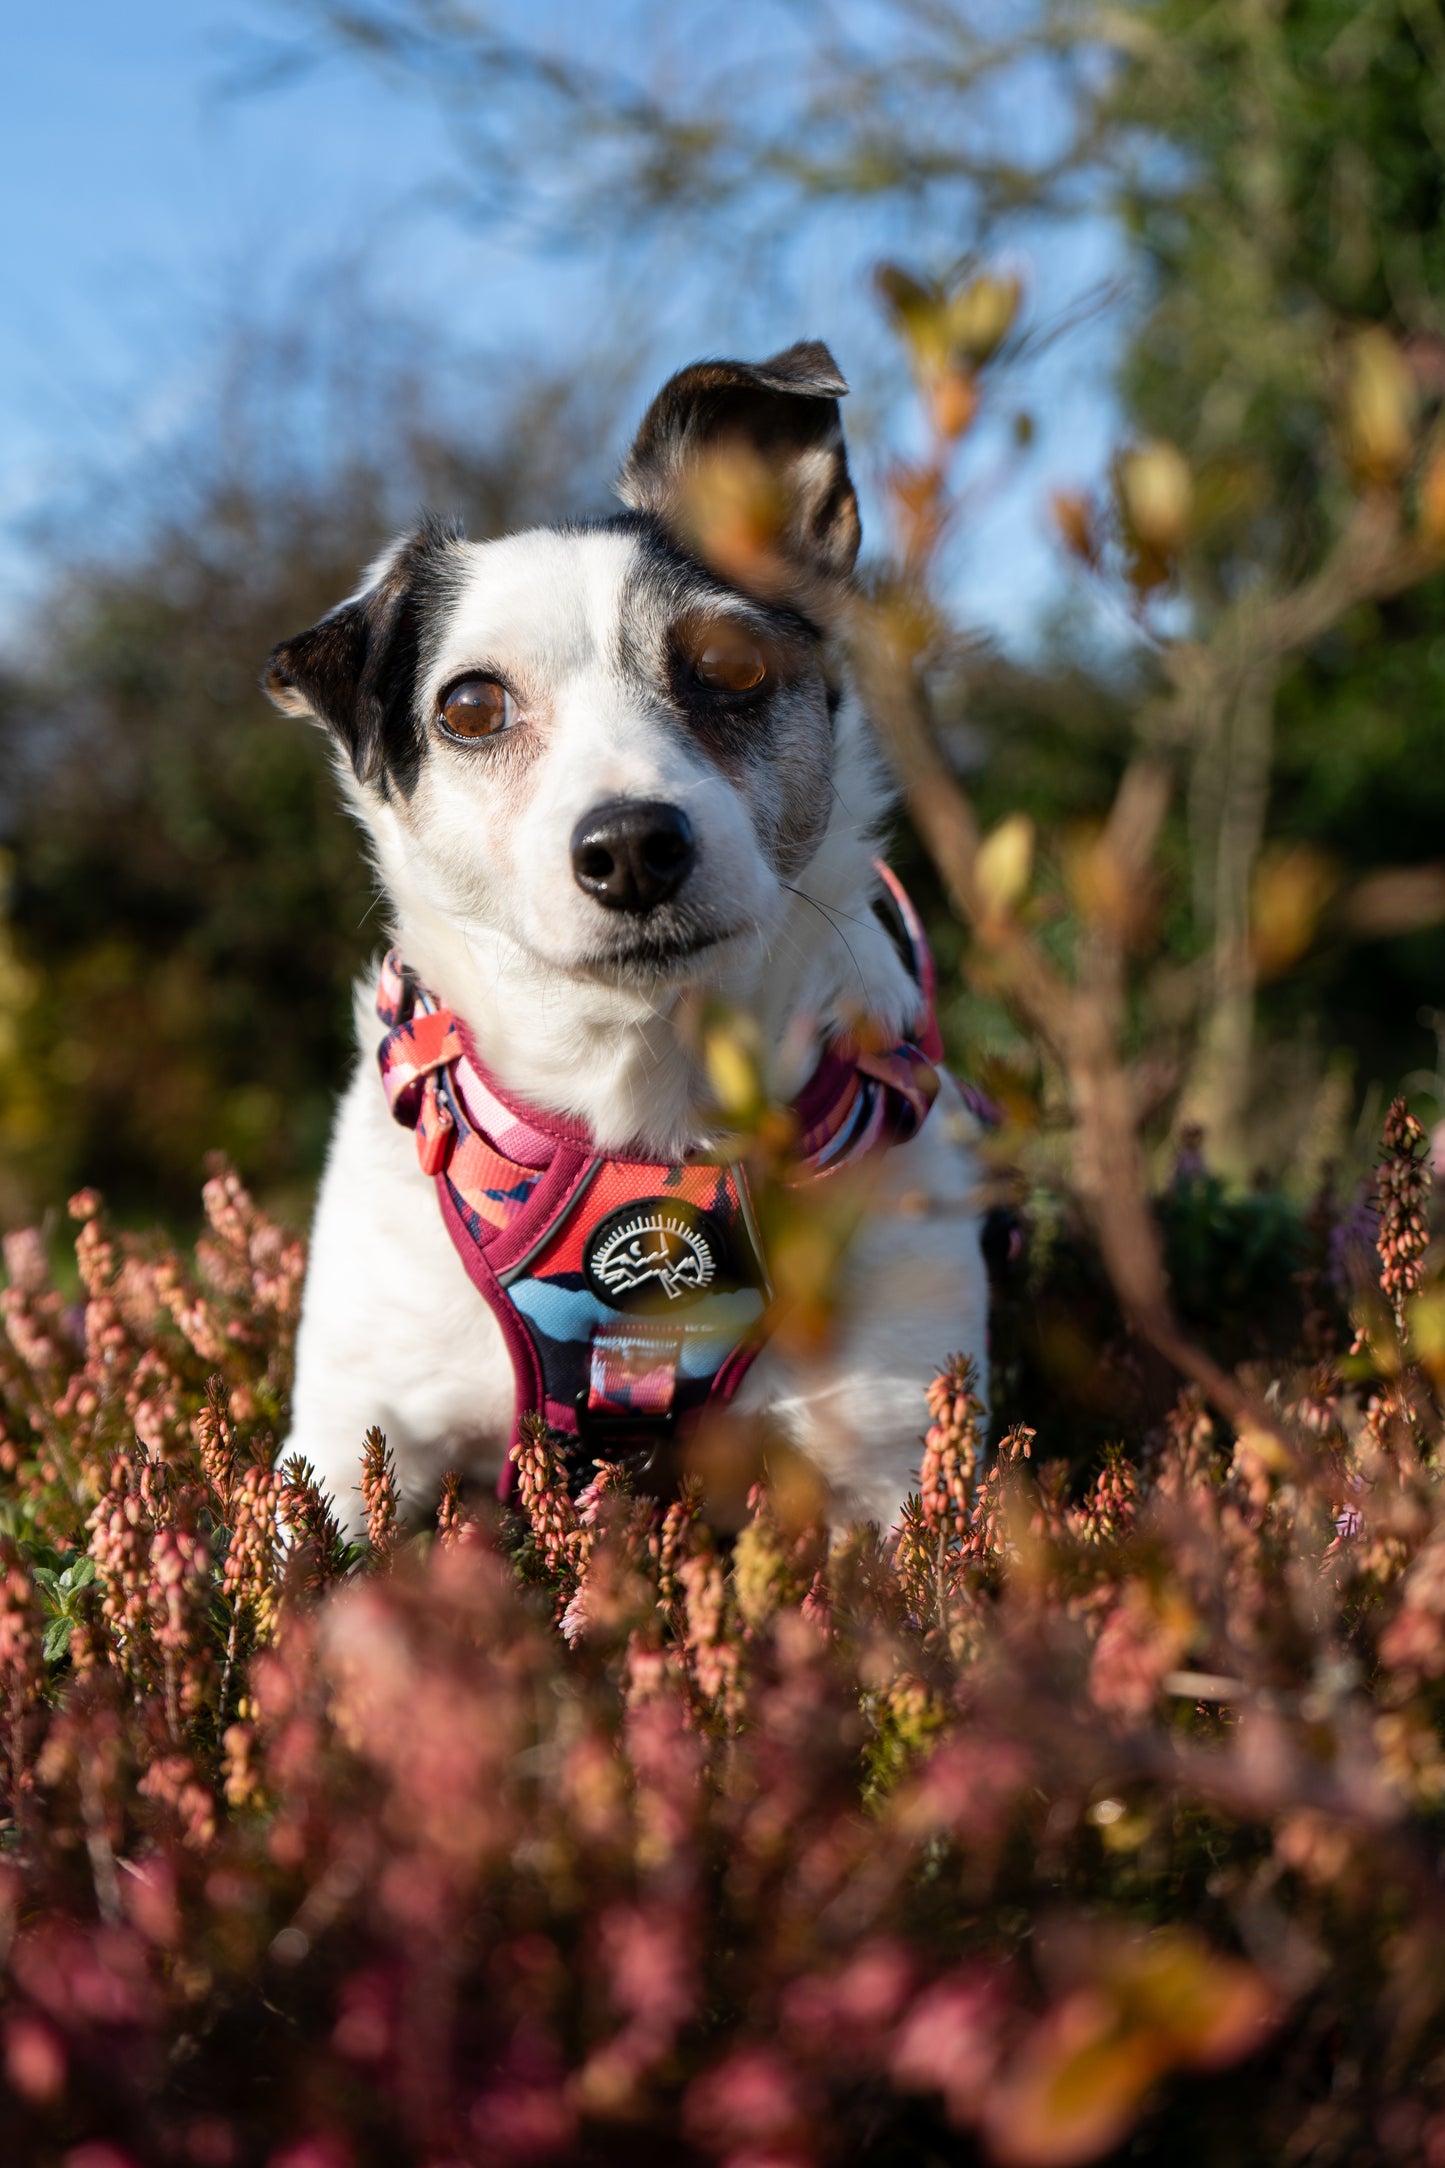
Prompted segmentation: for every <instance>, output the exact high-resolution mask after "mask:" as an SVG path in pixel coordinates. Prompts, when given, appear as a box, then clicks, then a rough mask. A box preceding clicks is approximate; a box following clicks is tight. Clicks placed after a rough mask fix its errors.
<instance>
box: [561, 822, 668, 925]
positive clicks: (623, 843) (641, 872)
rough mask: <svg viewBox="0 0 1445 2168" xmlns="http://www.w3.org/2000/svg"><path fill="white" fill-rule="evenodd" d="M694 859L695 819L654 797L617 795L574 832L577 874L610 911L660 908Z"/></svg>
mask: <svg viewBox="0 0 1445 2168" xmlns="http://www.w3.org/2000/svg"><path fill="white" fill-rule="evenodd" d="M696 861H697V845H696V844H695V843H694V842H693V838H692V823H691V821H690V820H689V819H688V817H687V815H686V814H685V813H684V812H683V810H682V808H681V806H675V805H666V804H664V803H663V802H662V801H661V800H660V799H656V798H641V799H638V798H613V799H611V800H609V801H608V803H607V804H605V805H598V806H594V807H593V808H592V811H591V812H590V813H584V814H583V816H582V818H581V820H580V821H578V823H577V826H576V827H575V828H574V829H573V831H572V873H573V877H574V878H575V880H576V882H577V886H578V887H579V888H580V889H583V890H585V892H586V893H587V894H588V895H589V896H591V897H592V898H593V900H594V902H596V903H600V904H601V905H602V907H603V909H604V910H606V911H630V912H632V913H633V914H634V915H635V916H638V917H640V916H641V915H642V914H643V913H644V912H646V911H653V910H656V908H657V906H658V905H659V904H660V903H666V902H667V901H668V899H669V897H672V896H675V895H676V894H677V891H678V890H679V889H680V888H681V886H682V884H683V882H684V881H685V880H686V879H687V877H688V875H689V874H690V873H691V871H692V869H693V866H694V865H695V864H696Z"/></svg>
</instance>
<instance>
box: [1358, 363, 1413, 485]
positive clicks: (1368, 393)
mask: <svg viewBox="0 0 1445 2168" xmlns="http://www.w3.org/2000/svg"><path fill="white" fill-rule="evenodd" d="M1418 405H1419V401H1418V397H1417V394H1416V390H1415V380H1414V378H1413V377H1412V376H1411V374H1410V369H1409V365H1408V363H1407V362H1406V360H1405V357H1404V355H1403V354H1402V353H1401V352H1400V349H1399V347H1398V346H1397V345H1396V344H1395V342H1394V340H1393V339H1392V338H1391V337H1390V336H1389V334H1388V332H1384V331H1379V330H1374V331H1362V332H1361V333H1360V335H1359V337H1358V338H1357V339H1356V340H1355V341H1354V342H1353V344H1352V346H1351V348H1350V353H1349V360H1348V363H1347V366H1346V373H1345V402H1344V421H1345V440H1346V444H1347V447H1348V450H1349V455H1350V463H1351V465H1352V466H1353V467H1354V469H1355V471H1356V473H1357V474H1358V475H1359V476H1360V478H1361V479H1362V480H1363V481H1366V482H1376V483H1379V482H1397V481H1398V480H1399V479H1400V476H1401V475H1402V474H1403V473H1404V472H1405V470H1406V468H1407V467H1408V466H1409V464H1410V461H1411V460H1412V459H1413V457H1414V455H1415V421H1416V414H1417V409H1418Z"/></svg>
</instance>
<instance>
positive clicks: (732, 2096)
mask: <svg viewBox="0 0 1445 2168" xmlns="http://www.w3.org/2000/svg"><path fill="white" fill-rule="evenodd" d="M682 2112H683V2124H684V2127H685V2128H686V2130H687V2131H688V2134H689V2135H690V2136H691V2137H693V2138H694V2139H696V2140H697V2141H699V2142H700V2143H702V2144H704V2145H707V2146H710V2147H712V2148H714V2149H716V2150H718V2151H721V2150H722V2149H723V2148H724V2147H729V2148H732V2147H737V2146H743V2145H757V2144H760V2143H761V2144H767V2143H768V2142H770V2141H776V2140H778V2139H781V2138H787V2137H788V2136H790V2135H791V2134H792V2133H793V2132H794V2131H795V2130H799V2129H800V2128H802V2127H805V2126H806V2123H807V2120H808V2102H807V2097H806V2094H805V2092H804V2089H803V2085H802V2081H801V2078H800V2076H799V2073H798V2072H797V2071H795V2070H794V2069H793V2068H792V2066H791V2065H790V2064H789V2063H788V2062H787V2061H785V2059H784V2058H783V2057H782V2056H781V2055H780V2054H779V2053H778V2051H777V2049H776V2048H771V2047H762V2046H744V2047H739V2048H735V2049H734V2050H733V2052H732V2053H731V2054H730V2055H728V2056H726V2057H725V2058H724V2060H723V2061H722V2062H720V2063H718V2064H716V2065H715V2066H714V2067H713V2068H712V2069H711V2070H705V2071H704V2072H703V2073H702V2075H701V2076H700V2077H697V2078H694V2079H693V2081H692V2084H691V2085H690V2086H689V2087H688V2089H687V2097H686V2099H685V2100H684V2102H683V2111H682Z"/></svg>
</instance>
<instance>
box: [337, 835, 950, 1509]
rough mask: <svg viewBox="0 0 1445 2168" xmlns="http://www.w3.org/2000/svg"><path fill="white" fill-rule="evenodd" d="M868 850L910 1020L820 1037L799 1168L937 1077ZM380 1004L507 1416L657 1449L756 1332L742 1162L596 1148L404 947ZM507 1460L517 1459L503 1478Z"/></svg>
mask: <svg viewBox="0 0 1445 2168" xmlns="http://www.w3.org/2000/svg"><path fill="white" fill-rule="evenodd" d="M878 870H879V873H880V875H881V876H882V879H883V882H884V884H885V887H886V889H887V892H888V898H889V899H891V903H892V906H893V909H894V911H895V912H896V916H897V921H898V928H897V930H898V933H899V938H900V945H901V946H902V947H903V948H904V949H905V952H906V953H907V955H908V956H909V959H910V963H911V968H912V970H913V973H914V976H915V978H916V979H917V981H918V986H919V994H920V1004H919V1006H920V1017H919V1022H918V1028H917V1035H916V1039H914V1040H905V1041H903V1042H901V1043H900V1044H899V1045H897V1046H894V1047H891V1048H889V1049H888V1050H887V1051H886V1052H884V1053H869V1052H867V1051H866V1050H865V1049H864V1048H863V1047H862V1046H861V1045H860V1044H859V1043H858V1041H857V1040H855V1039H853V1038H838V1039H835V1040H833V1041H832V1042H831V1043H830V1044H829V1045H828V1046H827V1047H826V1048H825V1050H824V1053H823V1056H822V1059H821V1060H820V1062H819V1064H818V1067H817V1068H816V1069H815V1071H814V1072H813V1075H812V1076H811V1077H810V1078H809V1080H808V1082H807V1084H806V1085H805V1086H804V1087H803V1090H802V1091H801V1092H800V1093H799V1095H798V1097H797V1099H796V1100H795V1101H794V1103H793V1116H794V1120H795V1122H796V1125H797V1143H796V1146H795V1152H794V1167H793V1171H792V1173H791V1175H790V1177H789V1180H790V1182H796V1183H803V1182H814V1181H819V1180H822V1179H824V1178H826V1177H827V1176H829V1175H831V1174H833V1173H835V1172H837V1170H838V1169H840V1168H842V1167H846V1166H850V1165H854V1164H856V1163H857V1162H858V1161H859V1160H861V1159H863V1158H865V1157H867V1156H869V1155H870V1154H872V1153H875V1152H877V1151H880V1150H882V1149H884V1148H886V1146H888V1145H889V1144H896V1143H902V1142H903V1141H904V1140H905V1139H907V1138H909V1137H911V1136H913V1135H915V1134H916V1133H917V1131H918V1129H919V1128H920V1127H921V1125H922V1123H923V1121H924V1119H925V1117H926V1115H927V1113H928V1110H929V1108H930V1106H931V1105H932V1104H933V1100H934V1097H935V1096H936V1094H937V1091H938V1072H937V1070H936V1068H935V1066H934V1064H935V1063H936V1062H937V1061H938V1060H939V1059H940V1058H941V1055H942V1046H941V1042H940V1040H939V1036H938V1026H937V1022H936V1020H935V1016H934V974H933V961H932V957H931V956H930V954H929V950H928V943H927V940H926V938H925V935H924V932H923V928H922V925H921V924H920V922H919V919H918V916H917V913H916V912H915V911H914V908H913V905H912V904H911V903H910V901H909V899H908V897H907V895H906V894H905V892H904V890H903V888H902V886H901V884H900V883H899V881H898V880H897V878H896V877H895V875H894V874H893V873H892V872H891V870H890V869H889V868H888V867H886V866H883V865H880V866H879V869H878ZM376 1007H377V1014H378V1015H379V1017H380V1018H381V1021H382V1022H383V1023H384V1024H385V1025H386V1026H387V1027H388V1029H387V1033H386V1036H385V1038H384V1039H383V1040H382V1042H381V1045H380V1047H379V1049H378V1060H379V1061H380V1064H381V1075H382V1082H383V1084H384V1085H385V1088H386V1096H387V1100H388V1102H389V1104H390V1107H391V1111H392V1114H393V1115H394V1117H395V1118H396V1120H397V1121H399V1122H402V1123H404V1124H405V1125H406V1127H407V1128H409V1129H414V1130H415V1132H416V1148H417V1156H418V1158H419V1159H420V1161H421V1164H422V1167H423V1169H424V1170H425V1172H426V1173H427V1174H429V1175H431V1176H432V1177H433V1178H434V1180H435V1182H436V1190H437V1198H438V1201H439V1203H440V1205H441V1211H442V1218H443V1219H444V1220H445V1222H446V1226H447V1231H448V1232H449V1234H450V1235H451V1238H452V1241H453V1242H454V1243H455V1245H456V1249H457V1253H458V1255H459V1256H460V1258H461V1260H462V1263H463V1264H464V1265H465V1267H466V1269H467V1273H468V1275H469V1276H470V1278H471V1281H472V1284H473V1285H474V1286H475V1287H476V1289H477V1290H478V1292H479V1293H480V1294H481V1296H482V1297H483V1299H484V1300H485V1301H486V1303H487V1305H488V1307H489V1308H490V1309H491V1312H492V1314H493V1316H494V1317H495V1318H496V1320H497V1323H498V1324H499V1325H500V1327H501V1329H502V1333H503V1336H504V1337H505V1340H506V1343H507V1347H508V1350H509V1352H510V1354H511V1358H512V1366H513V1370H514V1372H515V1376H516V1387H517V1393H516V1422H517V1423H518V1424H520V1421H521V1418H522V1416H523V1415H524V1414H525V1413H527V1412H528V1411H529V1410H533V1411H537V1412H540V1413H541V1414H543V1415H544V1416H545V1418H546V1421H547V1423H548V1425H549V1426H550V1427H551V1428H552V1429H553V1430H555V1431H558V1432H560V1433H561V1434H562V1436H563V1438H564V1439H566V1440H575V1441H577V1452H578V1458H579V1461H585V1460H590V1459H592V1458H608V1457H612V1456H613V1455H614V1454H615V1453H616V1452H617V1451H618V1450H619V1449H624V1450H629V1451H636V1450H637V1449H639V1448H642V1449H644V1451H645V1450H646V1449H649V1448H651V1449H653V1450H655V1449H656V1448H657V1447H658V1446H659V1445H661V1444H662V1443H664V1442H665V1441H666V1440H668V1439H669V1438H671V1437H672V1436H673V1435H674V1434H675V1433H676V1431H677V1429H678V1427H679V1425H682V1426H686V1424H687V1423H688V1422H689V1420H691V1419H694V1418H695V1417H696V1416H697V1415H698V1414H699V1413H700V1412H701V1410H702V1409H703V1408H704V1407H706V1406H707V1405H709V1404H714V1405H716V1404H725V1403H726V1402H727V1401H729V1400H730V1399H731V1398H732V1396H733V1395H734V1393H736V1391H737V1389H738V1387H739V1385H740V1384H741V1383H742V1380H743V1378H744V1377H745V1376H746V1374H747V1371H748V1368H749V1365H750V1364H751V1363H752V1361H753V1359H754V1357H755V1356H756V1355H757V1353H758V1351H759V1349H760V1348H761V1347H762V1344H763V1342H764V1340H765V1339H766V1337H767V1330H768V1305H769V1301H770V1296H771V1290H770V1287H769V1283H768V1274H767V1266H766V1263H765V1261H764V1258H763V1254H762V1247H761V1244H760V1242H759V1238H758V1230H757V1223H756V1221H755V1218H754V1215H753V1207H752V1201H751V1199H750V1197H749V1194H748V1181H747V1174H746V1171H745V1169H744V1168H743V1167H742V1166H741V1165H739V1164H736V1163H734V1162H732V1161H729V1160H726V1159H723V1158H721V1157H720V1156H713V1155H711V1154H709V1153H708V1152H706V1151H702V1150H700V1151H698V1152H696V1153H693V1154H689V1156H688V1157H687V1158H685V1159H682V1160H675V1161H671V1162H666V1161H658V1160H651V1159H646V1158H642V1157H633V1156H630V1155H629V1154H627V1153H625V1152H620V1153H603V1152H599V1151H597V1149H596V1148H595V1146H594V1144H593V1143H592V1141H591V1139H590V1137H589V1135H588V1133H587V1131H586V1130H585V1129H584V1128H583V1127H582V1126H581V1125H580V1124H578V1123H575V1122H571V1121H568V1120H567V1119H565V1118H564V1117H561V1116H557V1115H553V1114H548V1113H544V1112H542V1111H541V1110H539V1109H538V1108H535V1107H532V1106H528V1105H526V1104H525V1103H524V1102H522V1101H520V1100H518V1099H516V1098H515V1097H514V1096H512V1095H511V1094H509V1093H508V1092H506V1091H504V1090H503V1088H502V1087H501V1086H500V1085H499V1084H498V1082H497V1080H496V1079H495V1077H493V1076H492V1075H491V1073H490V1072H489V1071H488V1069H487V1068H486V1066H485V1064H484V1063H483V1061H482V1060H481V1058H480V1056H479V1054H478V1052H477V1049H476V1047H475V1045H474V1043H473V1041H472V1038H471V1034H470V1033H469V1031H468V1030H467V1027H466V1025H465V1024H464V1023H463V1022H462V1020H461V1018H460V1017H458V1016H456V1015H454V1014H453V1012H452V1011H451V1010H450V1009H447V1008H444V1007H442V1006H441V1004H440V1003H439V1002H437V1001H436V1000H435V999H434V998H433V997H432V996H431V995H430V994H429V993H428V992H427V991H426V989H425V988H424V987H422V986H421V985H419V984H418V982H417V980H416V978H415V976H414V975H413V973H412V972H411V971H410V970H409V969H408V968H407V966H406V965H405V964H404V963H403V962H402V960H401V958H400V957H399V955H398V954H397V952H396V951H395V950H393V951H392V952H391V953H390V954H389V955H388V956H387V958H386V960H385V963H384V964H383V966H382V973H381V986H380V989H379V992H378V994H377V1003H376ZM514 1435H515V1429H514ZM649 1457H650V1456H649ZM511 1474H512V1468H511V1464H510V1463H508V1466H507V1469H506V1471H505V1475H504V1479H503V1489H504V1491H505V1488H506V1483H507V1479H508V1478H510V1476H511Z"/></svg>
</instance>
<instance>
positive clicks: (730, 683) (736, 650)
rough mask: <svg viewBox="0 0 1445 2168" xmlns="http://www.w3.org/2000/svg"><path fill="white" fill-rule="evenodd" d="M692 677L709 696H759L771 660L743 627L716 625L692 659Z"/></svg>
mask: <svg viewBox="0 0 1445 2168" xmlns="http://www.w3.org/2000/svg"><path fill="white" fill-rule="evenodd" d="M692 674H693V676H694V677H695V678H696V679H697V681H698V683H699V684H700V685H706V686H707V688H708V690H709V691H710V692H715V693H751V692H756V690H757V688H758V687H759V685H761V684H762V682H763V679H764V678H765V677H766V676H767V674H768V658H767V656H766V655H765V654H764V653H763V651H762V649H761V648H760V647H759V646H758V643H757V641H756V640H754V639H753V638H752V637H751V635H750V634H748V633H746V632H744V631H743V630H742V629H741V627H737V628H734V627H733V626H731V625H715V626H714V627H713V629H712V630H711V631H710V632H709V633H708V634H707V635H706V636H705V637H704V639H703V640H702V641H701V643H700V644H699V646H698V649H697V652H696V653H695V654H694V656H693V658H692Z"/></svg>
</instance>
